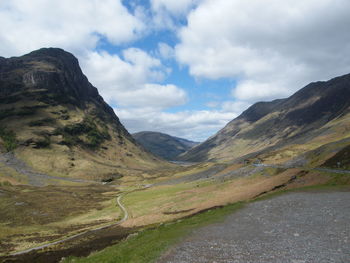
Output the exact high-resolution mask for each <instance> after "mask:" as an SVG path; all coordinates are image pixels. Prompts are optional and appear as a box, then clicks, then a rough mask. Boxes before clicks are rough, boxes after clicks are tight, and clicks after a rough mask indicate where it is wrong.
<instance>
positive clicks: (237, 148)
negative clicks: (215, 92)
mask: <svg viewBox="0 0 350 263" xmlns="http://www.w3.org/2000/svg"><path fill="white" fill-rule="evenodd" d="M349 106H350V74H346V75H343V76H340V77H336V78H333V79H331V80H329V81H319V82H313V83H310V84H308V85H306V86H305V87H304V88H302V89H300V90H299V91H297V92H296V93H294V94H293V95H292V96H290V97H288V98H285V99H278V100H274V101H271V102H258V103H255V104H254V105H252V106H251V107H249V108H248V109H247V110H245V111H244V112H243V113H242V114H241V115H239V116H238V117H237V118H235V119H233V120H232V121H230V122H229V123H228V124H227V125H226V126H225V127H224V128H223V129H221V130H220V131H219V132H218V133H216V134H215V135H213V136H212V137H210V138H209V139H208V140H206V141H205V142H203V143H201V144H200V145H198V146H195V147H194V148H192V149H191V150H189V151H188V152H186V153H184V154H182V155H181V156H179V159H180V160H184V161H208V160H219V159H222V160H234V159H236V158H239V157H242V156H244V155H247V154H253V153H254V152H256V153H258V152H261V151H263V150H264V149H271V147H275V148H276V147H279V146H278V145H280V146H281V147H282V146H283V145H286V144H294V143H302V141H303V140H304V142H306V141H308V138H309V137H310V136H311V135H313V136H316V137H317V136H319V134H318V133H320V132H321V130H320V128H321V127H322V126H324V125H326V124H327V123H329V122H331V121H332V120H334V119H336V118H337V117H341V116H344V115H346V114H348V113H349V112H350V108H349Z"/></svg>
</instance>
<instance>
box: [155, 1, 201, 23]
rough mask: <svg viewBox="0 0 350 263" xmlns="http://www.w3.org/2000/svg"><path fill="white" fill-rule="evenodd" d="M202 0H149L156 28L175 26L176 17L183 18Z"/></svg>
mask: <svg viewBox="0 0 350 263" xmlns="http://www.w3.org/2000/svg"><path fill="white" fill-rule="evenodd" d="M201 1H202V0H151V1H150V4H151V10H152V16H153V23H154V26H155V27H156V28H168V29H169V28H170V29H175V28H176V19H178V18H184V17H185V16H186V15H187V14H188V12H189V11H190V10H191V9H192V8H194V7H195V6H196V5H197V4H199V3H200V2H201Z"/></svg>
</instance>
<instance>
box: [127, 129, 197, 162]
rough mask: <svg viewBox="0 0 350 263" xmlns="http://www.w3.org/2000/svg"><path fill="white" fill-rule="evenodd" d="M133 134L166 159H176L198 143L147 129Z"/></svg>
mask: <svg viewBox="0 0 350 263" xmlns="http://www.w3.org/2000/svg"><path fill="white" fill-rule="evenodd" d="M132 136H133V137H134V138H135V140H136V141H137V142H138V143H140V144H141V145H142V146H143V147H144V148H145V149H147V150H148V151H150V152H151V153H153V154H155V155H157V156H159V157H162V158H164V159H166V160H175V159H176V157H177V156H178V155H179V154H181V153H184V152H185V151H187V150H189V149H191V148H192V147H193V146H195V145H197V144H198V143H197V142H192V141H189V140H186V139H182V138H178V137H174V136H170V135H168V134H164V133H160V132H148V131H145V132H138V133H134V134H133V135H132Z"/></svg>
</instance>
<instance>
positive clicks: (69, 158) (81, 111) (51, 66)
mask: <svg viewBox="0 0 350 263" xmlns="http://www.w3.org/2000/svg"><path fill="white" fill-rule="evenodd" d="M0 101H1V104H0V137H1V139H0V147H1V149H2V152H7V151H14V152H15V156H16V157H17V158H20V159H22V160H23V161H25V162H26V163H27V164H28V165H30V166H32V167H33V168H34V169H36V170H38V171H40V172H43V173H46V174H50V175H63V176H70V177H79V178H90V179H97V178H99V179H103V178H106V177H107V178H110V177H116V178H119V177H121V176H124V175H128V174H132V173H133V172H137V171H138V170H139V169H143V170H144V169H151V168H156V167H159V166H160V165H164V164H165V163H163V162H162V161H160V160H159V159H157V158H156V157H154V156H153V155H151V154H149V153H148V152H145V151H144V150H143V149H141V148H140V147H139V146H138V145H137V144H136V143H135V141H134V139H133V137H132V136H131V135H130V134H129V133H128V132H127V130H126V129H125V128H124V127H123V125H122V124H121V123H120V121H119V119H118V117H117V116H116V115H115V113H114V111H113V109H112V108H111V107H110V106H108V105H107V103H106V102H105V101H104V100H103V98H102V97H101V96H100V95H99V93H98V91H97V89H96V88H95V87H94V86H92V85H91V83H90V82H89V81H88V79H87V78H86V76H85V75H84V74H83V73H82V71H81V69H80V67H79V63H78V60H77V59H76V58H75V57H74V56H73V55H72V54H70V53H68V52H65V51H64V50H62V49H57V48H43V49H40V50H37V51H33V52H31V53H29V54H27V55H24V56H22V57H13V58H8V59H5V58H0Z"/></svg>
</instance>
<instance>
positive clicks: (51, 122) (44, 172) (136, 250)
mask: <svg viewBox="0 0 350 263" xmlns="http://www.w3.org/2000/svg"><path fill="white" fill-rule="evenodd" d="M0 72H1V75H0V85H1V86H0V88H1V89H0V98H1V103H0V121H1V122H0V124H1V125H0V150H1V154H0V209H1V216H0V260H2V261H3V262H60V261H61V262H102V261H101V258H103V260H106V261H105V262H155V260H157V259H158V258H159V257H160V256H161V255H162V253H164V252H165V251H166V250H167V249H169V248H170V247H171V246H172V245H174V244H175V243H176V242H178V241H179V240H181V239H182V238H184V237H186V236H187V235H188V234H189V233H192V232H191V231H193V230H194V229H196V228H197V227H199V226H204V225H206V224H209V223H210V222H216V221H217V220H220V219H222V218H224V217H225V216H227V215H229V214H231V213H233V212H234V211H236V210H237V209H239V208H241V207H243V206H246V205H247V206H250V205H249V204H250V203H251V202H253V203H254V202H255V201H256V200H257V199H261V198H265V197H266V196H273V195H275V194H276V193H283V192H285V191H295V189H316V190H319V189H331V190H332V189H333V190H334V191H338V190H339V189H343V190H342V191H348V189H349V185H350V166H349V165H350V163H349V160H350V157H349V145H350V75H344V76H341V77H337V78H335V79H332V80H330V81H326V82H317V83H312V84H310V85H307V86H306V87H304V88H302V89H301V90H300V91H298V92H297V93H295V94H294V95H292V96H291V97H289V98H286V99H281V100H276V101H272V102H259V103H256V104H254V105H252V106H251V107H250V108H248V109H247V110H246V111H244V112H243V113H242V114H241V115H240V116H238V117H237V118H235V119H234V120H232V121H231V122H229V123H228V124H227V125H226V126H225V127H224V128H223V129H222V130H220V131H219V132H218V133H217V134H215V135H213V136H212V137H210V138H209V139H207V140H206V141H204V142H202V143H200V144H198V143H196V142H192V141H188V140H185V139H181V138H177V137H173V136H170V135H166V134H160V133H149V132H146V135H147V136H150V138H151V139H150V140H149V141H148V144H147V143H141V140H142V139H140V137H138V138H137V136H135V134H134V135H133V136H134V137H132V136H131V135H130V134H129V132H128V131H127V130H126V129H125V128H124V126H123V124H122V123H121V122H120V121H119V118H118V117H117V116H116V114H115V113H114V111H113V109H112V108H111V107H110V106H109V105H108V104H107V103H106V102H105V101H104V100H103V98H102V97H101V96H100V95H99V93H98V91H97V89H96V88H95V87H94V86H92V84H90V83H89V81H88V80H87V78H86V76H85V75H84V74H83V73H82V71H81V69H80V67H79V62H78V60H77V59H76V58H75V57H74V56H73V55H72V54H70V53H68V52H65V51H63V50H61V49H56V48H48V49H40V50H37V51H33V52H31V53H29V54H27V55H24V56H22V57H14V58H9V59H5V58H3V59H1V60H0ZM141 135H143V136H144V137H143V139H145V138H146V137H147V136H146V135H145V133H141ZM139 136H140V134H139ZM150 142H152V144H150ZM155 148H157V149H158V150H161V151H154V149H155ZM166 160H179V161H180V162H179V163H176V162H169V161H166ZM181 161H182V162H183V163H182V165H181ZM344 189H345V190H344ZM333 190H332V191H333ZM339 191H340V190H339ZM140 244H142V245H140ZM99 250H101V251H99ZM96 251H99V252H96ZM77 257H81V258H77ZM86 257H87V258H86ZM117 259H118V260H119V261H111V260H117Z"/></svg>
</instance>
